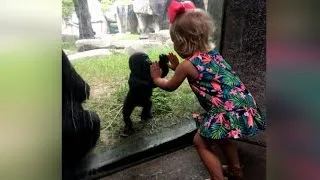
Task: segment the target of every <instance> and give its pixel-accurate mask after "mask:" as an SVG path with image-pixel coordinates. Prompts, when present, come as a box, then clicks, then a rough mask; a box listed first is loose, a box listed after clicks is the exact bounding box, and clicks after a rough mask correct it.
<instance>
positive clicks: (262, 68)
mask: <svg viewBox="0 0 320 180" xmlns="http://www.w3.org/2000/svg"><path fill="white" fill-rule="evenodd" d="M210 1H211V0H210ZM224 23H225V24H224V34H223V37H222V38H223V44H222V54H223V56H224V57H225V58H226V60H227V61H228V62H229V63H230V64H231V65H232V66H233V68H234V70H235V71H236V72H237V74H238V75H239V76H240V78H241V79H242V80H243V81H244V83H245V84H246V85H247V87H248V89H249V90H250V91H251V93H252V94H253V96H254V97H255V98H256V101H257V103H258V105H259V106H260V107H261V110H262V111H264V112H265V110H266V99H265V89H266V78H265V75H266V47H265V45H266V2H265V0H228V1H226V4H225V16H224Z"/></svg>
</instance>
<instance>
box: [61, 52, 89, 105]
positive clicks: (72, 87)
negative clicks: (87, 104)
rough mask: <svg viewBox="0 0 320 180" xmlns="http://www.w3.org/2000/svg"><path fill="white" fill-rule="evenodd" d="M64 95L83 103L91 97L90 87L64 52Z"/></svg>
mask: <svg viewBox="0 0 320 180" xmlns="http://www.w3.org/2000/svg"><path fill="white" fill-rule="evenodd" d="M62 94H63V96H65V95H67V96H69V97H71V96H72V98H73V99H74V100H75V101H77V102H80V103H82V102H83V101H85V100H86V99H89V96H90V86H89V85H88V84H87V83H86V82H85V81H84V80H83V79H82V78H81V76H80V75H79V74H78V73H77V72H76V70H75V69H74V68H73V66H72V64H71V63H70V61H69V59H68V57H67V55H66V54H65V52H64V51H62Z"/></svg>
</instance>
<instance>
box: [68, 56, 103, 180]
mask: <svg viewBox="0 0 320 180" xmlns="http://www.w3.org/2000/svg"><path fill="white" fill-rule="evenodd" d="M89 96H90V86H89V85H88V84H87V83H86V82H85V81H84V80H83V79H82V78H81V77H80V76H79V74H78V73H77V72H76V71H75V69H74V68H73V67H72V65H71V63H70V61H69V59H68V57H67V55H66V54H65V53H64V51H62V165H63V179H73V178H72V177H70V175H71V174H72V173H71V172H72V170H71V169H72V168H73V167H75V165H77V164H78V163H79V162H80V161H81V160H82V158H83V157H84V156H85V155H86V154H87V152H88V151H89V150H90V149H91V148H92V147H94V146H95V144H96V142H97V139H98V138H99V136H100V119H99V117H98V115H97V114H96V113H95V112H92V111H87V110H84V109H83V107H82V105H81V104H82V103H83V102H84V101H85V100H87V99H88V98H89Z"/></svg>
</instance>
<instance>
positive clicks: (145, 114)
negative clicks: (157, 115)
mask: <svg viewBox="0 0 320 180" xmlns="http://www.w3.org/2000/svg"><path fill="white" fill-rule="evenodd" d="M151 108H152V101H151V100H150V98H149V99H148V100H146V102H145V103H144V104H143V109H142V112H141V121H147V120H150V119H152V118H153V116H152V113H151Z"/></svg>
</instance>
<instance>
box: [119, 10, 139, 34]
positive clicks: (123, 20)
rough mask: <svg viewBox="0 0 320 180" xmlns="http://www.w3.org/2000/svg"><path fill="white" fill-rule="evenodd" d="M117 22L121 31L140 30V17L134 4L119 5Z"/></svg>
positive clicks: (135, 31) (132, 31)
mask: <svg viewBox="0 0 320 180" xmlns="http://www.w3.org/2000/svg"><path fill="white" fill-rule="evenodd" d="M117 24H118V29H119V32H120V33H126V32H131V33H132V34H134V33H137V32H138V19H137V16H136V14H135V13H134V11H133V5H132V4H129V5H118V6H117Z"/></svg>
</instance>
